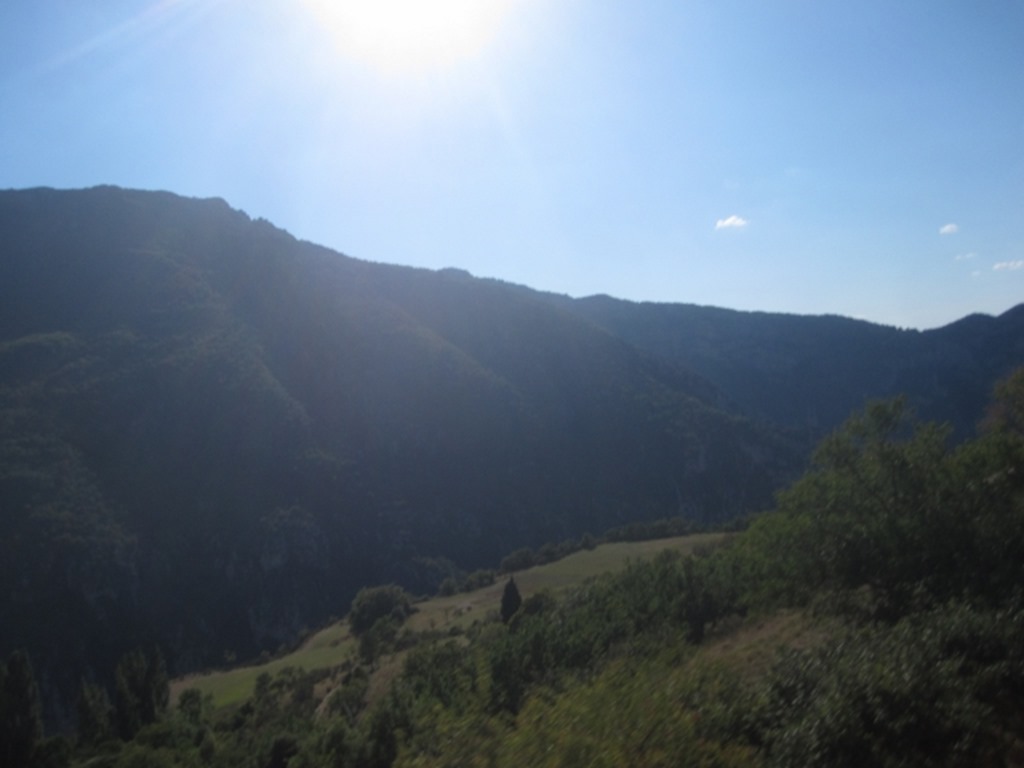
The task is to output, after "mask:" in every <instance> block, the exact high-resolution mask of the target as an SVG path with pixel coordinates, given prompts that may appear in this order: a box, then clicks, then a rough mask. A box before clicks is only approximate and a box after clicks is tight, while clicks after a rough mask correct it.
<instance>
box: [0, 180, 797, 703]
mask: <svg viewBox="0 0 1024 768" xmlns="http://www.w3.org/2000/svg"><path fill="white" fill-rule="evenodd" d="M0 242H2V243H3V244H4V245H3V251H2V255H0V425H2V428H3V431H2V433H0V499H2V500H3V502H2V503H3V506H2V508H0V535H2V536H0V548H2V552H0V578H2V582H0V620H2V622H3V626H4V627H5V633H4V635H3V637H2V640H0V642H2V644H3V647H0V653H6V652H7V651H9V650H10V649H11V648H13V647H18V646H28V647H29V648H30V649H31V650H32V651H33V654H34V656H35V659H36V662H37V665H38V668H39V669H41V670H42V671H43V673H44V678H45V685H46V688H47V690H48V691H49V692H50V696H51V702H53V701H56V700H57V698H58V697H57V696H56V695H55V694H54V692H55V691H63V693H64V694H65V697H66V695H67V694H68V692H69V691H70V689H71V688H72V687H73V686H74V685H76V684H77V681H78V676H79V675H80V674H82V673H83V672H84V673H85V674H87V675H91V674H93V673H99V672H103V671H106V670H109V668H110V667H111V665H112V664H113V661H114V660H115V659H116V658H117V656H118V655H119V654H120V653H122V652H123V651H125V650H126V649H128V648H131V647H134V646H136V645H140V644H149V643H153V642H156V643H160V644H161V645H162V646H163V647H164V649H165V651H166V652H167V653H168V655H169V656H170V658H171V661H172V664H173V666H174V667H175V668H176V669H177V670H179V671H180V670H183V669H186V668H189V667H194V666H197V665H200V664H209V663H217V662H218V661H220V660H222V659H223V657H224V654H225V653H226V652H231V653H234V654H237V655H240V656H245V655H250V654H253V653H255V652H257V651H258V650H259V649H260V648H268V647H269V648H274V647H276V646H277V644H278V643H280V642H283V641H288V640H290V639H292V638H294V637H296V635H297V633H298V632H299V630H300V628H301V627H302V626H304V625H308V624H313V623H316V622H319V621H322V620H323V619H325V618H326V617H327V616H328V615H329V614H332V613H333V614H338V613H341V612H343V611H344V610H345V608H346V607H347V604H348V601H349V599H350V597H351V595H352V593H353V592H354V590H355V589H357V588H358V587H359V586H361V585H364V584H368V583H379V582H385V581H388V580H391V579H396V578H397V579H404V578H407V577H409V575H410V574H411V573H412V572H413V570H412V569H411V567H410V566H411V563H412V562H413V560H414V558H416V557H421V556H426V557H433V556H438V555H444V556H447V557H450V558H452V559H455V560H456V561H458V562H459V563H460V564H462V565H464V566H465V567H475V566H480V565H486V564H492V563H494V562H495V561H496V560H497V558H498V557H499V556H500V555H501V554H503V553H505V552H507V551H509V550H511V549H513V548H516V547H518V546H523V545H538V544H540V543H542V542H544V541H547V540H557V539H561V538H564V537H567V536H578V535H580V534H581V533H583V532H584V531H587V530H589V531H594V532H599V531H601V530H603V529H605V528H607V527H609V526H611V525H617V524H621V523H624V522H627V521H630V520H637V519H650V518H656V517H662V516H665V515H671V514H678V513H683V514H687V515H689V516H691V517H693V518H695V519H698V520H722V519H728V518H731V517H734V516H736V515H740V514H744V513H747V512H750V511H753V510H757V509H759V508H761V507H763V506H764V505H766V504H767V503H768V501H769V499H770V494H771V491H772V490H773V488H774V487H776V485H777V484H778V483H779V482H781V481H782V480H783V479H784V478H785V477H787V476H791V475H792V474H793V473H794V472H795V471H796V470H797V469H798V468H799V464H800V455H799V451H798V450H797V449H795V448H794V447H793V445H792V444H791V443H790V442H789V441H787V440H785V439H782V438H780V437H778V436H777V435H775V434H773V433H770V432H768V431H766V430H763V429H760V428H757V427H754V426H752V425H751V424H750V423H748V422H745V421H743V420H741V419H738V418H735V417H732V416H729V415H727V414H725V413H722V412H721V411H718V410H716V409H714V408H712V407H711V406H710V405H709V404H708V401H707V400H706V399H705V398H706V396H707V395H708V387H707V385H706V384H699V383H697V384H695V382H696V380H695V379H693V378H692V377H688V376H684V375H682V374H681V373H679V372H678V371H676V370H674V369H673V368H672V367H670V366H668V365H666V364H665V363H663V362H659V361H657V360H656V359H655V358H653V357H651V356H647V355H645V354H642V353H640V352H638V351H637V350H636V349H635V348H633V347H631V346H629V345H628V344H626V343H625V342H623V341H621V340H619V339H617V338H615V337H613V336H611V335H609V334H608V333H605V332H604V331H601V330H599V329H597V328H596V327H594V326H593V324H591V323H589V322H586V321H583V320H581V319H579V318H578V317H576V316H575V315H572V314H570V313H567V312H566V311H565V310H564V309H561V308H558V307H555V306H552V305H551V304H550V302H548V301H547V300H546V299H543V298H542V297H539V296H538V295H533V294H531V293H530V292H528V291H523V290H521V289H516V288H514V287H512V286H502V285H500V284H496V283H493V282H489V281H479V280H475V279H472V278H469V277H467V276H465V275H462V274H460V273H455V272H452V271H442V272H439V273H435V272H429V271H425V270H412V269H406V268H399V267H385V266H380V265H373V264H368V263H365V262H359V261H356V260H353V259H349V258H347V257H344V256H342V255H340V254H337V253H333V252H331V251H328V250H326V249H323V248H319V247H317V246H314V245H311V244H308V243H301V242H298V241H296V240H295V239H294V238H292V237H291V236H289V235H288V234H287V233H284V232H281V231H280V230H277V229H275V228H273V227H272V226H270V225H269V224H267V223H266V222H262V221H255V222H254V221H251V220H250V219H249V218H248V217H247V216H246V215H245V214H243V213H240V212H237V211H233V210H232V209H230V208H229V207H228V206H227V205H226V204H225V203H223V202H222V201H217V200H205V201H199V200H187V199H183V198H179V197H176V196H173V195H169V194H166V193H143V192H132V191H126V190H121V189H116V188H110V187H105V188H96V189H92V190H84V191H77V192H58V191H53V190H29V191H24V192H3V193H0ZM413 586H416V587H417V588H423V587H425V586H426V585H424V584H414V585H413ZM63 621H73V622H74V626H75V628H76V629H75V631H74V632H73V633H69V632H66V631H59V629H60V626H59V625H60V623H61V622H63Z"/></svg>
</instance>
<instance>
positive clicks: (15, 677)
mask: <svg viewBox="0 0 1024 768" xmlns="http://www.w3.org/2000/svg"><path fill="white" fill-rule="evenodd" d="M42 738H43V721H42V718H41V715H40V701H39V687H38V685H37V684H36V677H35V673H34V672H33V670H32V662H31V660H30V659H29V657H28V654H26V653H25V652H24V651H20V650H19V651H15V652H14V653H12V654H11V656H10V658H9V659H8V660H7V663H6V664H5V665H0V756H2V758H3V759H2V760H0V764H2V765H9V766H28V765H31V763H32V760H33V757H34V756H35V754H36V751H37V749H38V748H39V745H40V742H41V741H42Z"/></svg>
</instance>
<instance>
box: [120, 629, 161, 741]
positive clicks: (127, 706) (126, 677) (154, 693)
mask: <svg viewBox="0 0 1024 768" xmlns="http://www.w3.org/2000/svg"><path fill="white" fill-rule="evenodd" d="M169 700H170V686H169V683H168V679H167V668H166V667H165V665H164V657H163V654H161V653H160V651H159V650H158V649H156V650H154V651H153V652H152V653H150V654H149V656H147V655H146V654H145V653H143V652H142V650H140V649H136V650H134V651H131V652H129V653H127V654H125V656H124V657H123V658H122V659H121V661H120V662H119V663H118V665H117V670H116V672H115V675H114V711H115V717H116V720H117V732H118V735H119V736H120V737H121V738H122V739H124V740H125V741H130V740H131V739H132V738H133V737H134V736H135V734H136V733H137V732H138V730H139V729H140V728H141V727H142V726H144V725H148V724H150V723H153V722H156V720H157V719H158V718H159V717H160V715H162V714H163V712H164V711H165V710H166V709H167V703H168V701H169Z"/></svg>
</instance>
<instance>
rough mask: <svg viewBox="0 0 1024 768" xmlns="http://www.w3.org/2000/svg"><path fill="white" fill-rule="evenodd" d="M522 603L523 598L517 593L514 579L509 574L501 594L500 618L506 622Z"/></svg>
mask: <svg viewBox="0 0 1024 768" xmlns="http://www.w3.org/2000/svg"><path fill="white" fill-rule="evenodd" d="M522 604H523V598H522V596H521V595H520V594H519V587H517V586H516V580H515V579H514V578H513V577H511V576H509V578H508V581H507V582H506V583H505V591H504V592H503V593H502V595H501V620H502V621H503V622H505V623H506V624H508V622H509V619H511V618H512V617H513V616H514V615H515V613H516V611H518V610H519V606H520V605H522Z"/></svg>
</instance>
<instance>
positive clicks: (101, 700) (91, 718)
mask: <svg viewBox="0 0 1024 768" xmlns="http://www.w3.org/2000/svg"><path fill="white" fill-rule="evenodd" d="M77 710H78V743H79V744H81V745H83V746H94V745H96V744H101V743H102V742H104V741H106V740H107V739H109V738H110V737H111V736H113V726H112V715H113V706H111V704H110V697H109V696H108V695H107V692H106V690H105V689H104V688H102V687H101V686H98V685H95V684H93V683H89V682H86V681H85V680H83V681H82V687H81V688H80V690H79V693H78V703H77Z"/></svg>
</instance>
